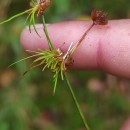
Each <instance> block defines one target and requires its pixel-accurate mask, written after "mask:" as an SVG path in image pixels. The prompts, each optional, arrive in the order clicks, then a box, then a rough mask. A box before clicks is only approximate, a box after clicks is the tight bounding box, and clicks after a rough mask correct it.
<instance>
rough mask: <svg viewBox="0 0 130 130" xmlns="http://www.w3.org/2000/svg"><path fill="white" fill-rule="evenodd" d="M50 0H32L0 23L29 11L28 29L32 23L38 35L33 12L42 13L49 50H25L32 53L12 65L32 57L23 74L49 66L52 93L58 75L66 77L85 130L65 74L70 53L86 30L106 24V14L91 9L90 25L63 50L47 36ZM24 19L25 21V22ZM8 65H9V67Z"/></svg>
mask: <svg viewBox="0 0 130 130" xmlns="http://www.w3.org/2000/svg"><path fill="white" fill-rule="evenodd" d="M50 3H51V0H41V1H40V2H39V3H37V2H34V1H33V0H32V5H33V7H32V8H31V9H29V10H26V11H24V12H23V13H20V14H17V15H15V16H13V17H11V18H9V19H7V20H5V21H3V22H1V23H0V24H3V23H6V22H9V21H10V20H12V19H14V18H16V17H18V16H21V15H23V14H25V13H29V15H28V16H27V19H26V21H27V20H28V19H29V18H30V21H29V30H30V33H31V29H30V25H31V24H32V25H33V27H34V30H35V32H36V33H37V35H38V36H39V37H40V35H39V34H38V32H37V30H36V26H35V18H34V17H35V14H36V15H37V16H39V15H42V23H43V30H44V33H45V35H46V38H47V41H48V46H49V50H41V49H38V50H37V51H33V50H27V51H28V52H31V53H33V55H31V56H29V57H26V58H24V59H21V60H19V61H17V62H15V63H13V64H11V65H10V66H12V65H15V64H17V63H19V62H21V61H24V60H27V59H30V58H34V60H33V62H32V64H31V65H30V68H29V69H28V70H27V71H26V72H24V74H23V75H25V74H27V73H28V72H29V71H30V70H32V69H33V68H36V67H39V66H43V69H42V71H44V70H45V69H46V68H49V69H50V70H51V71H52V72H53V74H54V75H53V81H54V88H53V95H54V94H55V92H56V87H57V82H58V78H59V76H60V77H61V79H62V80H64V79H66V83H67V85H68V87H69V90H70V92H71V95H72V98H73V100H74V103H75V105H76V107H77V109H78V111H79V114H80V117H81V119H82V121H83V123H84V126H85V128H86V130H90V128H89V126H88V124H87V122H86V120H85V117H84V115H83V113H82V111H81V109H80V106H79V104H78V101H77V99H76V97H75V94H74V92H73V89H72V86H71V84H70V82H69V80H68V76H67V70H68V66H71V65H72V64H73V62H74V61H73V59H72V58H71V57H72V54H73V53H74V52H75V50H76V49H77V48H78V46H79V45H80V44H81V43H82V41H83V40H84V38H85V37H86V35H87V34H88V32H89V31H90V30H91V29H92V28H93V26H94V25H106V24H107V23H108V20H107V18H106V17H107V14H106V13H104V12H102V11H98V10H93V11H92V13H91V18H92V20H93V23H92V25H91V26H90V27H89V28H88V29H87V30H86V31H85V32H84V33H83V35H82V36H81V38H80V39H79V40H78V41H77V43H75V44H74V43H73V42H72V43H71V44H70V46H69V48H68V50H67V52H63V51H62V50H61V49H60V48H54V47H53V44H52V42H51V40H50V38H49V35H48V32H47V28H46V23H45V18H44V15H43V13H44V11H45V9H46V8H47V7H48V6H49V5H50ZM26 21H25V22H26ZM10 66H9V67H10Z"/></svg>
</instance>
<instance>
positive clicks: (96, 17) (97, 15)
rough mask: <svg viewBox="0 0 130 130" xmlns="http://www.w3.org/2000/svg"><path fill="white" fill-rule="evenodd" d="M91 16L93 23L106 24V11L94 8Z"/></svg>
mask: <svg viewBox="0 0 130 130" xmlns="http://www.w3.org/2000/svg"><path fill="white" fill-rule="evenodd" d="M91 18H92V20H93V22H94V24H95V25H106V24H107V23H108V19H107V13H105V12H102V11H100V10H96V9H94V10H93V11H92V13H91Z"/></svg>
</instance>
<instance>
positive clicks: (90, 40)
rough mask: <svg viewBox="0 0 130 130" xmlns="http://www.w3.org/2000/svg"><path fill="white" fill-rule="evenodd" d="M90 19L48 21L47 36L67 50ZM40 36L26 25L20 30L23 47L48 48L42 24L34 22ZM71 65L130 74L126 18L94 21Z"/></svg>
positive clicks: (129, 22)
mask: <svg viewBox="0 0 130 130" xmlns="http://www.w3.org/2000/svg"><path fill="white" fill-rule="evenodd" d="M91 24H92V21H69V22H60V23H54V24H48V25H47V29H48V32H49V36H50V39H51V41H52V43H53V44H54V46H55V47H56V48H61V49H62V50H63V51H64V52H66V51H67V49H68V48H69V45H70V44H71V43H72V42H73V43H74V44H75V43H76V42H77V41H78V40H79V38H80V37H81V36H82V35H83V33H84V32H85V30H87V29H88V28H89V26H90V25H91ZM37 31H38V32H39V34H40V36H41V38H39V36H38V35H37V34H36V33H35V32H34V30H33V29H32V32H31V33H30V32H29V30H28V28H26V29H24V30H23V32H22V34H21V43H22V46H23V48H24V49H25V50H37V49H38V48H41V49H44V50H45V49H48V46H47V40H46V38H45V35H44V32H43V26H42V25H37ZM72 58H73V59H74V63H73V65H72V66H71V68H72V69H77V70H88V69H89V70H90V69H91V70H103V71H105V72H108V73H110V74H113V75H116V76H119V77H125V78H130V20H109V21H108V24H107V25H95V26H94V27H93V28H92V29H91V30H90V32H89V33H88V35H87V36H86V37H85V39H84V40H83V42H82V43H81V44H80V46H79V47H78V48H77V50H76V51H75V52H74V54H73V56H72Z"/></svg>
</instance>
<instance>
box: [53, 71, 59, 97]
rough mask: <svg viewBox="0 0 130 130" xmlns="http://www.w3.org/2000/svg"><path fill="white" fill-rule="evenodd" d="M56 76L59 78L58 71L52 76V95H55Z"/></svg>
mask: <svg viewBox="0 0 130 130" xmlns="http://www.w3.org/2000/svg"><path fill="white" fill-rule="evenodd" d="M58 76H59V71H56V73H55V74H54V76H53V81H54V88H53V95H55V92H56V87H57V81H58Z"/></svg>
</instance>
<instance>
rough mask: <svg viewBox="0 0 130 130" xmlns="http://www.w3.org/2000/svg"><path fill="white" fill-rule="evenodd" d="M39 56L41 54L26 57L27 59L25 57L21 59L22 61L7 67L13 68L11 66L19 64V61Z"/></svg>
mask: <svg viewBox="0 0 130 130" xmlns="http://www.w3.org/2000/svg"><path fill="white" fill-rule="evenodd" d="M39 55H41V54H36V55H32V56H28V57H26V58H23V59H21V60H19V61H16V62H14V63H12V64H11V65H9V67H11V66H13V65H15V64H17V63H19V62H21V61H25V60H27V59H30V58H32V57H36V56H39Z"/></svg>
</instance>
